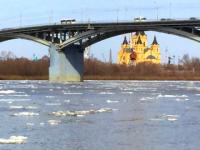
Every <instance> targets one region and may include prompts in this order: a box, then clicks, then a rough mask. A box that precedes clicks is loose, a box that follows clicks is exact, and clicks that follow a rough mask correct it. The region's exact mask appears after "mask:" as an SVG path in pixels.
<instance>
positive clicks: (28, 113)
mask: <svg viewBox="0 0 200 150" xmlns="http://www.w3.org/2000/svg"><path fill="white" fill-rule="evenodd" d="M13 116H39V113H34V112H19V113H14V114H13Z"/></svg>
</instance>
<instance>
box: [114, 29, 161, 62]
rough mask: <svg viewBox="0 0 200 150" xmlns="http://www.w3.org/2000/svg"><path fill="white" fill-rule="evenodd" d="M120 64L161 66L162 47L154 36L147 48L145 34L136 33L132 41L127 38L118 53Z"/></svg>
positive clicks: (141, 32)
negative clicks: (152, 64) (153, 64)
mask: <svg viewBox="0 0 200 150" xmlns="http://www.w3.org/2000/svg"><path fill="white" fill-rule="evenodd" d="M117 62H118V64H126V65H131V64H138V63H144V62H146V63H155V64H160V46H159V44H158V42H157V40H156V37H155V36H154V40H153V42H152V44H151V46H150V47H148V46H147V35H146V34H145V32H143V31H140V32H136V33H135V34H134V35H133V34H131V39H130V41H127V38H126V36H125V37H124V41H123V43H122V44H121V48H120V51H119V52H118V61H117Z"/></svg>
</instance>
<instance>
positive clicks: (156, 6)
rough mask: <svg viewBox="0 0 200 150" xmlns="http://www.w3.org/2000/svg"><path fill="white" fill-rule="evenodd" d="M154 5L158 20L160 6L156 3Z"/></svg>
mask: <svg viewBox="0 0 200 150" xmlns="http://www.w3.org/2000/svg"><path fill="white" fill-rule="evenodd" d="M154 5H155V12H156V19H157V20H158V4H157V2H156V1H154Z"/></svg>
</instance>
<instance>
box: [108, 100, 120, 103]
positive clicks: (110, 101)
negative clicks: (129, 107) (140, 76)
mask: <svg viewBox="0 0 200 150" xmlns="http://www.w3.org/2000/svg"><path fill="white" fill-rule="evenodd" d="M106 102H107V103H119V101H112V100H107V101H106Z"/></svg>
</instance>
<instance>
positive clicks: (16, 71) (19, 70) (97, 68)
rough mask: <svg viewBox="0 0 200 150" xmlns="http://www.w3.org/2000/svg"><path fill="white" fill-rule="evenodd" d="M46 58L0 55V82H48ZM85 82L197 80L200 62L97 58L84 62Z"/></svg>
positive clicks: (193, 59)
mask: <svg viewBox="0 0 200 150" xmlns="http://www.w3.org/2000/svg"><path fill="white" fill-rule="evenodd" d="M49 63H50V62H49V57H47V56H44V57H43V58H41V59H38V60H30V59H27V58H17V57H16V56H15V55H13V54H12V53H11V52H1V53H0V79H6V80H8V79H35V80H39V79H41V80H43V79H45V80H47V79H48V71H49ZM84 79H90V80H92V79H94V80H98V79H101V80H115V79H117V80H200V58H198V57H189V55H184V56H183V57H182V59H181V60H180V63H179V64H161V65H156V64H151V63H141V64H137V65H130V66H126V65H118V64H112V63H105V62H102V61H100V60H98V59H96V58H90V59H85V61H84Z"/></svg>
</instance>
